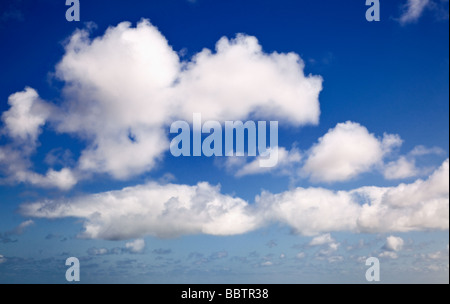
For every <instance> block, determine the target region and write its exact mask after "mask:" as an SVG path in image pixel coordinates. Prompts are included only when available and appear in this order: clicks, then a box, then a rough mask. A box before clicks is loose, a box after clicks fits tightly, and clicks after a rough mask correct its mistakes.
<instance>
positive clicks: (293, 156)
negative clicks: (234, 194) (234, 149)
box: [225, 147, 302, 177]
mask: <svg viewBox="0 0 450 304" xmlns="http://www.w3.org/2000/svg"><path fill="white" fill-rule="evenodd" d="M268 151H270V148H269V149H268ZM273 157H275V158H278V164H277V165H276V166H274V167H261V166H260V160H261V159H264V157H262V156H258V157H256V158H255V159H254V160H253V161H251V162H249V163H245V158H242V157H241V159H240V160H239V159H238V157H228V158H227V159H226V160H225V161H226V167H227V168H233V169H234V168H239V169H237V171H236V174H235V176H237V177H242V176H246V175H256V174H263V173H268V172H279V173H281V174H283V173H287V172H289V171H290V169H291V168H292V166H293V165H295V164H299V163H300V161H301V159H302V156H301V154H300V152H299V150H298V149H296V148H294V149H292V150H290V151H287V150H286V149H285V148H283V147H278V149H276V152H275V154H274V156H273Z"/></svg>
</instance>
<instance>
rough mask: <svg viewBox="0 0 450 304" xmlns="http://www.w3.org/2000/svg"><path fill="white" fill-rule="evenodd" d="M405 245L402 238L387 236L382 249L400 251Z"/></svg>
mask: <svg viewBox="0 0 450 304" xmlns="http://www.w3.org/2000/svg"><path fill="white" fill-rule="evenodd" d="M404 245H405V241H403V239H402V238H400V237H396V236H389V237H387V239H386V245H384V249H386V250H388V251H396V252H397V251H400V250H402V249H403V246H404Z"/></svg>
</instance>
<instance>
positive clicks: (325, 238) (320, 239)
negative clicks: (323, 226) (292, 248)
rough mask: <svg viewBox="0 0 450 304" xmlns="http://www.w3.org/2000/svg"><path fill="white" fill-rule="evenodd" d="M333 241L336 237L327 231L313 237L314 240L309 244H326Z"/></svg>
mask: <svg viewBox="0 0 450 304" xmlns="http://www.w3.org/2000/svg"><path fill="white" fill-rule="evenodd" d="M333 242H334V239H333V238H332V237H331V234H329V233H327V234H323V235H319V236H317V237H315V238H313V239H312V241H311V242H310V243H309V246H320V245H324V244H330V243H333Z"/></svg>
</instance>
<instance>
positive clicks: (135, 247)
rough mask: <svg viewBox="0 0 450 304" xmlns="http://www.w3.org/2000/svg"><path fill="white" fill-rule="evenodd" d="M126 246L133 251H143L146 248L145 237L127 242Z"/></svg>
mask: <svg viewBox="0 0 450 304" xmlns="http://www.w3.org/2000/svg"><path fill="white" fill-rule="evenodd" d="M125 248H126V249H128V250H129V251H130V252H131V253H142V252H143V251H144V249H145V241H144V240H143V239H137V240H134V241H132V242H128V243H126V244H125Z"/></svg>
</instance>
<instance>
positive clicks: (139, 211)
mask: <svg viewBox="0 0 450 304" xmlns="http://www.w3.org/2000/svg"><path fill="white" fill-rule="evenodd" d="M21 212H22V213H23V214H29V215H32V216H34V217H40V218H64V217H76V218H82V219H84V228H85V231H84V233H83V234H82V235H81V237H87V238H102V239H109V240H119V239H131V238H138V237H142V236H144V235H153V236H158V237H176V236H179V235H185V234H201V233H204V234H211V235H234V234H241V233H245V232H248V231H251V230H253V229H255V228H257V227H258V226H259V220H258V219H257V218H256V217H255V212H253V211H252V208H251V207H250V206H249V205H248V204H247V203H246V202H245V201H243V200H242V199H239V198H233V197H231V196H227V195H223V194H221V193H220V189H219V187H213V186H211V185H209V184H207V183H199V184H198V185H196V186H186V185H173V184H167V185H159V184H156V183H149V184H146V185H141V186H136V187H130V188H125V189H123V190H120V191H112V192H106V193H101V194H97V195H88V196H85V197H80V198H76V199H74V200H69V201H64V202H62V201H42V202H37V203H34V204H28V205H22V207H21Z"/></svg>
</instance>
